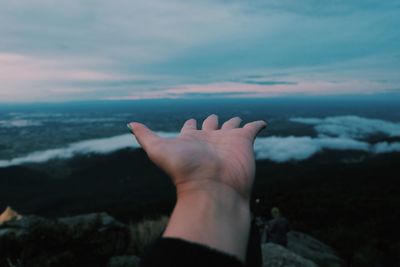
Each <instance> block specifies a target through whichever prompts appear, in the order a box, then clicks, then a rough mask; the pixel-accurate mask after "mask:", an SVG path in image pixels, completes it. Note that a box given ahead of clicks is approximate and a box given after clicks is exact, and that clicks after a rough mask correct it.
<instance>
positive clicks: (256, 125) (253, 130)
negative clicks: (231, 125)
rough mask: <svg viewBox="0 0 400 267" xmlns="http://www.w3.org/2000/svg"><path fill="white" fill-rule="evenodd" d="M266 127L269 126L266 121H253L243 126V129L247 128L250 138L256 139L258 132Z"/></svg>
mask: <svg viewBox="0 0 400 267" xmlns="http://www.w3.org/2000/svg"><path fill="white" fill-rule="evenodd" d="M265 127H267V123H266V122H265V121H253V122H249V123H247V124H246V125H245V126H243V129H245V130H246V131H247V132H248V134H249V136H250V138H252V139H253V140H254V139H255V138H256V136H257V134H258V133H259V132H261V131H262V130H263V129H264V128H265Z"/></svg>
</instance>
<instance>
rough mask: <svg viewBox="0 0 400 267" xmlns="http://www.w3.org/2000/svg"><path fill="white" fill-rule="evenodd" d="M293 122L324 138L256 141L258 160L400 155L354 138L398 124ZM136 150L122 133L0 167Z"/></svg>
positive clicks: (394, 147) (346, 119)
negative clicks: (348, 153) (336, 153)
mask: <svg viewBox="0 0 400 267" xmlns="http://www.w3.org/2000/svg"><path fill="white" fill-rule="evenodd" d="M292 121H295V122H299V123H306V124H312V125H315V127H316V129H317V131H319V132H320V133H321V134H323V135H320V136H318V137H315V138H312V137H308V136H304V137H295V136H285V137H283V136H271V137H260V138H257V139H256V142H255V144H254V150H255V154H256V158H257V159H268V160H271V161H274V162H278V163H282V162H286V161H291V160H306V159H308V158H310V157H312V156H313V155H315V154H317V153H319V152H321V151H323V150H326V149H329V150H354V151H362V152H368V153H373V154H381V153H390V152H400V142H392V143H389V142H379V143H375V144H370V143H368V142H366V141H362V140H356V138H361V137H367V136H368V135H372V134H376V133H383V134H385V135H387V136H391V137H400V131H399V127H400V125H399V124H396V123H393V122H388V121H383V120H376V119H368V118H361V117H356V116H338V117H328V118H325V119H316V118H293V119H292ZM177 134H178V133H167V132H159V135H160V136H163V137H166V138H171V137H174V136H176V135H177ZM328 135H331V136H328ZM138 147H139V144H138V143H137V142H136V140H135V138H134V137H133V136H132V135H131V134H124V135H119V136H114V137H109V138H101V139H94V140H86V141H82V142H77V143H72V144H69V145H68V146H66V147H61V148H56V149H49V150H44V151H37V152H34V153H31V154H28V155H26V156H22V157H18V158H14V159H10V160H0V167H7V166H13V165H20V164H26V163H43V162H46V161H49V160H52V159H68V158H72V157H74V156H76V155H80V154H88V153H97V154H106V153H111V152H114V151H117V150H119V149H123V148H138Z"/></svg>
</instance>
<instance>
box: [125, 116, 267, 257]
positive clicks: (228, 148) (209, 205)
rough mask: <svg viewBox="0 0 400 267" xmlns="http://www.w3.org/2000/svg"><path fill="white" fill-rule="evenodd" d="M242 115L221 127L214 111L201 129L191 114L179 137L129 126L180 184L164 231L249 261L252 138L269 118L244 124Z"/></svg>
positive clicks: (163, 167) (149, 153) (149, 151)
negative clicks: (241, 125)
mask: <svg viewBox="0 0 400 267" xmlns="http://www.w3.org/2000/svg"><path fill="white" fill-rule="evenodd" d="M241 121H242V120H241V119H240V118H239V117H234V118H232V119H230V120H228V121H226V122H225V123H223V124H222V126H221V127H219V123H218V117H217V116H216V115H214V114H213V115H210V116H209V117H207V118H206V119H205V120H204V122H203V124H202V128H201V130H198V129H197V123H196V121H195V120H194V119H190V120H188V121H186V122H185V123H184V125H183V127H182V130H181V132H180V134H179V136H177V137H176V138H174V139H166V138H161V137H159V136H158V135H157V134H156V133H154V132H153V131H151V130H150V129H149V128H147V127H146V126H145V125H143V124H141V123H137V122H132V123H130V124H128V126H129V127H130V129H131V130H132V133H133V134H134V135H135V137H136V139H137V141H138V143H139V144H140V145H141V146H142V147H143V149H144V150H145V151H146V153H147V155H148V156H149V158H150V159H151V160H152V161H153V162H154V163H155V164H156V165H157V166H159V167H160V168H161V169H162V170H164V171H165V172H166V173H167V174H168V175H169V176H170V177H171V179H172V182H173V183H174V185H175V187H176V192H177V203H176V205H175V208H174V211H173V213H172V215H171V218H170V221H169V223H168V226H167V229H166V230H165V232H164V234H163V236H164V237H171V238H180V239H183V240H186V241H190V242H194V243H198V244H202V245H206V246H208V247H210V248H213V249H217V250H219V251H222V252H225V253H228V254H230V255H233V256H235V257H237V258H238V259H240V260H241V261H242V262H244V260H245V257H246V247H247V241H248V237H249V230H250V207H249V206H250V205H249V202H250V194H251V189H252V185H253V182H254V174H255V159H254V151H253V143H254V140H255V138H256V135H257V134H258V133H259V132H260V131H261V130H262V129H263V128H265V127H266V123H265V122H264V121H254V122H251V123H247V124H246V125H244V126H243V127H240V123H241Z"/></svg>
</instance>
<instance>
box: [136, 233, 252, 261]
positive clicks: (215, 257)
mask: <svg viewBox="0 0 400 267" xmlns="http://www.w3.org/2000/svg"><path fill="white" fill-rule="evenodd" d="M140 266H141V267H159V266H160V267H161V266H162V267H169V266H174V267H180V266H182V267H183V266H185V267H188V266H192V267H196V266H201V267H204V266H209V267H225V266H227V267H228V266H229V267H244V265H243V264H242V263H241V262H240V261H239V259H237V258H236V257H234V256H231V255H228V254H226V253H223V252H220V251H217V250H215V249H211V248H209V247H207V246H203V245H200V244H196V243H192V242H188V241H184V240H182V239H177V238H160V239H158V240H157V241H156V242H155V243H154V244H153V245H152V246H151V247H150V248H149V249H148V251H147V252H146V254H145V255H144V257H143V258H142V261H141V263H140Z"/></svg>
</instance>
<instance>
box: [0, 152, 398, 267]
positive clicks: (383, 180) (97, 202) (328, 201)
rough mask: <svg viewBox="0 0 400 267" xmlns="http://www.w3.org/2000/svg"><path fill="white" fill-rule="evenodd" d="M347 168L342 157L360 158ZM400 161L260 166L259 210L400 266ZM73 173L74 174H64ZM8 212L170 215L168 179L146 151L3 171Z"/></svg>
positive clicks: (366, 158)
mask: <svg viewBox="0 0 400 267" xmlns="http://www.w3.org/2000/svg"><path fill="white" fill-rule="evenodd" d="M360 157H362V158H363V160H361V161H357V160H355V161H354V162H353V163H341V162H338V161H337V160H334V159H337V158H353V159H358V158H360ZM399 162H400V155H399V154H398V153H397V154H396V153H392V154H383V155H375V156H371V155H369V154H364V153H360V152H351V151H347V152H337V151H326V152H324V153H319V154H317V155H316V156H314V157H312V158H310V159H309V160H307V161H302V162H301V163H299V162H295V161H293V162H288V163H280V164H277V163H273V162H271V161H257V177H256V184H255V187H254V188H255V189H254V194H253V195H254V198H256V197H258V198H261V203H260V204H259V205H258V206H257V207H253V210H254V212H255V213H256V214H257V215H258V216H266V217H269V214H268V210H269V209H270V208H271V207H272V206H274V205H277V206H279V207H280V208H281V209H282V211H283V212H284V214H285V215H286V216H287V217H288V218H289V220H290V221H291V223H292V227H293V228H294V229H297V230H300V231H304V232H307V233H310V234H312V235H314V236H316V237H317V238H319V239H321V240H322V241H325V242H326V243H328V244H330V245H332V246H333V247H334V248H335V249H336V250H337V251H338V252H339V254H340V256H341V257H342V258H344V259H345V260H346V261H347V262H349V263H350V262H353V263H354V264H355V265H354V266H374V265H373V263H374V262H378V261H379V262H384V263H385V265H384V266H396V265H394V264H398V263H399V262H400V261H399V258H398V255H400V238H399V236H400V230H399V228H398V227H397V225H398V222H399V219H400V209H399V207H400V180H399V175H398V174H399V171H400V165H399ZM58 168H60V169H68V170H69V172H68V173H66V172H65V173H61V172H57V169H58ZM0 195H1V202H0V208H5V206H6V205H10V206H12V207H13V208H14V209H16V210H17V211H19V212H20V213H21V214H35V215H41V216H46V217H57V216H70V215H76V214H83V213H89V212H101V211H106V212H108V213H109V214H111V215H112V216H114V217H116V218H117V219H119V220H121V221H123V222H129V221H138V220H140V219H142V218H149V217H156V216H158V215H160V214H163V213H165V214H167V213H169V212H170V211H171V209H172V208H173V204H174V190H173V187H172V185H171V184H170V182H169V179H168V177H167V176H166V175H165V174H163V173H162V172H161V171H160V170H159V169H158V168H157V167H155V166H154V165H153V164H152V163H151V162H150V161H149V160H148V159H147V157H146V155H145V153H144V152H143V150H141V149H136V150H130V149H126V150H121V151H119V152H116V153H113V154H110V155H86V156H82V157H75V158H74V159H71V160H68V161H51V162H48V163H46V164H42V165H31V166H18V167H9V168H3V169H0Z"/></svg>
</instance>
